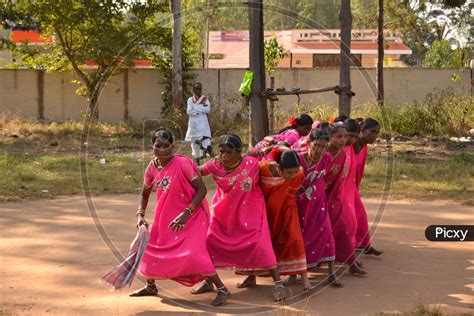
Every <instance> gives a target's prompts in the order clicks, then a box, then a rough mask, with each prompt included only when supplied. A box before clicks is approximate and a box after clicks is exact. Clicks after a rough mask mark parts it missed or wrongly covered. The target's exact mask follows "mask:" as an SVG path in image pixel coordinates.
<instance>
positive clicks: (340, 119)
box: [334, 114, 349, 122]
mask: <svg viewBox="0 0 474 316" xmlns="http://www.w3.org/2000/svg"><path fill="white" fill-rule="evenodd" d="M348 118H349V116H347V115H344V114H343V115H339V116H338V117H336V118H335V119H334V122H344V121H345V120H347V119H348Z"/></svg>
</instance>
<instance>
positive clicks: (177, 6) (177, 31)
mask: <svg viewBox="0 0 474 316" xmlns="http://www.w3.org/2000/svg"><path fill="white" fill-rule="evenodd" d="M171 12H172V13H173V39H172V51H173V52H172V53H173V80H172V87H171V89H172V104H173V107H174V108H175V109H181V108H183V63H182V39H181V0H172V1H171Z"/></svg>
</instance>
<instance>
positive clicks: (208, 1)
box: [203, 0, 212, 68]
mask: <svg viewBox="0 0 474 316" xmlns="http://www.w3.org/2000/svg"><path fill="white" fill-rule="evenodd" d="M211 1H212V0H206V6H207V8H206V22H205V24H204V53H203V67H204V68H209V24H210V21H211V14H212V12H211Z"/></svg>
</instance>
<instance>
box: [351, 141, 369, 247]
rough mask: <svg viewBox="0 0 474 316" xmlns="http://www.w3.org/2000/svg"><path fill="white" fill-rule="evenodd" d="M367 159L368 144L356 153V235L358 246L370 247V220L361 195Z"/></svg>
mask: <svg viewBox="0 0 474 316" xmlns="http://www.w3.org/2000/svg"><path fill="white" fill-rule="evenodd" d="M366 161H367V146H364V148H362V150H361V151H360V152H359V153H358V154H355V164H356V192H355V201H354V203H355V214H356V218H357V231H356V235H355V239H356V240H355V241H356V247H357V248H364V249H365V248H367V247H370V245H371V241H370V232H369V220H368V219H367V212H366V211H365V206H364V202H362V197H361V196H360V191H359V190H360V183H361V182H362V177H363V176H364V169H365V162H366Z"/></svg>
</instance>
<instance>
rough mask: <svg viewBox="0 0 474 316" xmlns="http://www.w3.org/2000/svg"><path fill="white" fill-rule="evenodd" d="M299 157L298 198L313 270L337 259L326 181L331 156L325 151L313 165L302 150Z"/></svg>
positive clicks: (307, 252) (309, 268)
mask: <svg viewBox="0 0 474 316" xmlns="http://www.w3.org/2000/svg"><path fill="white" fill-rule="evenodd" d="M299 157H300V161H301V166H302V167H303V170H304V180H303V185H302V188H301V191H300V194H299V195H298V199H297V201H298V210H299V219H300V225H301V230H302V232H303V239H304V245H305V252H306V261H307V265H308V270H314V269H315V268H317V267H318V266H319V265H320V264H321V263H322V262H328V261H334V260H335V259H336V250H335V246H334V237H333V235H332V228H331V220H330V218H329V214H328V207H327V201H326V192H325V183H324V176H325V175H326V173H327V172H328V171H329V166H330V165H331V160H332V156H331V154H330V153H328V152H326V153H324V154H323V156H322V157H321V159H320V160H319V162H317V163H315V164H313V165H308V164H307V163H306V160H305V159H304V154H303V153H301V154H299Z"/></svg>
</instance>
